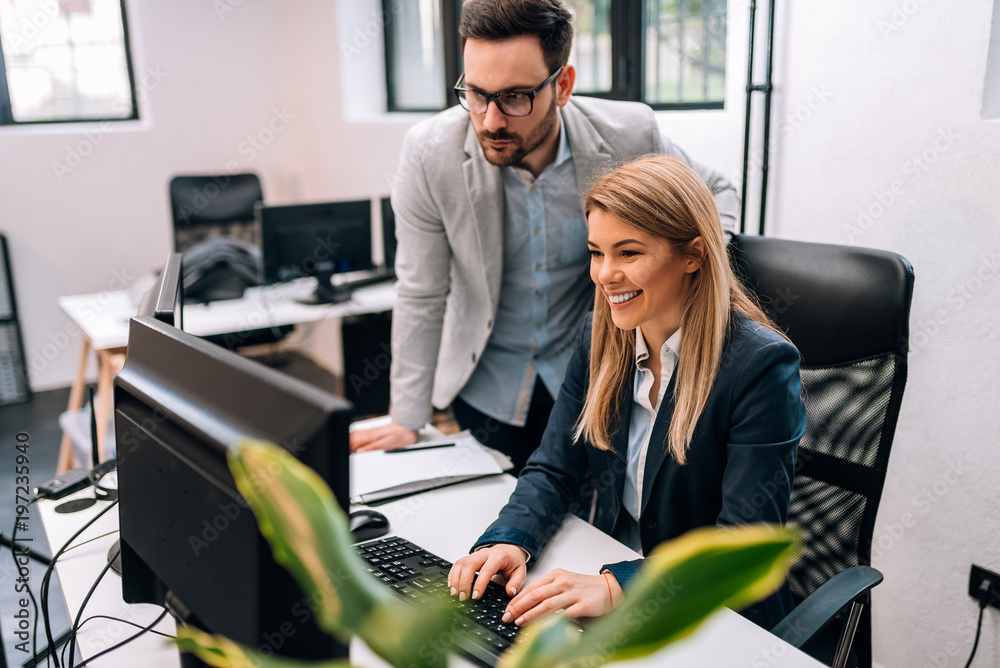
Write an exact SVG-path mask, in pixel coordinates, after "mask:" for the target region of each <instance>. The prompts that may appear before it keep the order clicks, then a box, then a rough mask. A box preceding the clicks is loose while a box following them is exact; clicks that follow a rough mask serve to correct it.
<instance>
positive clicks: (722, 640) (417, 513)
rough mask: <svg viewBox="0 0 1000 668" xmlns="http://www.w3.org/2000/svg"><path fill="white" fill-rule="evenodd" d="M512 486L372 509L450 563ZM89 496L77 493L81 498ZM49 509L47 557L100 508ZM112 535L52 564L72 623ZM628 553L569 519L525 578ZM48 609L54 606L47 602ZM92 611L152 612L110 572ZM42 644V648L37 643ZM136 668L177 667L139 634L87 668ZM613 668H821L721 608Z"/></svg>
mask: <svg viewBox="0 0 1000 668" xmlns="http://www.w3.org/2000/svg"><path fill="white" fill-rule="evenodd" d="M514 484H515V481H514V479H513V478H511V477H510V476H506V475H504V476H497V477H493V478H485V479H481V480H477V481H473V482H468V483H463V484H461V485H455V486H453V487H446V488H443V489H437V490H433V491H430V492H426V493H424V494H420V495H418V496H413V497H409V498H406V499H401V500H399V501H395V502H393V503H391V504H387V505H384V506H381V507H379V510H380V511H381V512H383V513H385V515H386V516H387V517H388V518H389V521H390V523H391V527H392V533H393V534H395V535H399V536H402V537H404V538H406V539H408V540H412V541H413V542H415V543H417V544H419V545H420V546H422V547H424V548H426V549H428V550H430V551H431V552H433V553H435V554H437V555H439V556H441V557H443V558H445V559H448V560H450V561H454V560H455V559H457V558H459V557H461V556H463V555H465V554H466V553H467V551H468V549H469V547H470V546H471V545H472V544H473V543H474V542H475V540H476V538H478V537H479V536H480V534H481V533H482V531H483V530H484V529H485V528H486V526H487V525H488V524H489V523H490V522H491V521H492V520H493V519H494V518H495V517H496V515H497V513H498V512H499V510H500V508H501V507H502V506H503V505H504V504H505V503H506V501H507V498H508V497H509V496H510V493H511V491H512V490H513V489H514ZM88 493H89V492H81V494H83V495H86V494H88ZM55 505H56V503H54V502H47V501H43V502H40V504H39V507H40V514H41V517H42V521H43V524H44V525H45V531H46V534H47V535H48V536H49V543H50V545H51V546H52V549H53V552H54V551H55V550H57V549H58V548H59V547H60V546H61V545H62V543H63V542H64V541H65V540H66V539H67V538H68V537H69V536H70V535H72V533H73V532H74V531H75V530H76V529H77V528H79V527H80V526H81V525H82V524H83V523H84V522H86V520H87V519H89V517H92V516H93V514H94V512H96V510H98V509H99V507H103V505H104V504H103V502H99V503H98V507H97V508H95V509H91V510H88V511H84V512H82V513H78V514H76V515H56V514H55V513H54V512H53V507H54V506H55ZM456 508H461V509H462V511H461V512H462V515H463V518H464V520H463V521H458V520H457V518H456V517H455V516H456V510H455V509H456ZM117 525H118V515H117V512H116V511H115V510H111V511H110V512H109V513H108V514H107V515H105V516H104V517H103V518H101V520H99V521H98V522H97V524H95V526H94V527H92V528H91V529H90V530H88V532H87V533H85V534H84V535H83V536H82V537H81V540H86V539H87V538H92V537H94V536H97V535H100V534H102V533H106V532H107V531H111V530H113V529H114V528H115V527H117ZM114 540H115V536H108V537H106V538H102V539H100V540H97V541H94V542H93V543H88V544H87V545H84V546H83V547H80V548H77V549H75V550H72V551H71V552H69V553H68V554H66V555H65V556H64V557H63V558H62V559H60V560H59V561H58V562H57V564H56V571H57V573H58V574H59V578H60V580H61V582H62V585H63V592H64V593H65V596H66V606H67V610H68V611H69V617H70V619H73V618H75V616H76V612H77V610H78V609H79V606H80V603H81V602H82V601H83V597H84V596H85V595H86V592H87V590H88V589H89V588H90V586H91V584H92V583H93V581H94V578H95V577H96V576H97V574H98V572H100V569H101V568H102V567H103V565H104V563H105V555H106V554H107V551H108V548H109V547H110V546H111V544H112V543H113V542H114ZM634 556H635V553H634V552H632V551H631V550H629V549H628V548H627V547H625V546H624V545H621V544H620V543H618V542H616V541H614V540H613V539H611V538H610V537H608V536H607V535H606V534H604V533H602V532H600V531H598V530H597V529H595V528H594V527H592V526H590V525H589V524H587V523H585V522H583V521H581V520H579V519H577V518H575V517H574V518H571V519H570V520H569V521H567V522H566V523H565V524H564V525H563V527H562V529H560V531H559V533H557V534H556V536H555V537H554V538H553V541H552V543H551V545H550V546H549V548H548V549H547V550H546V551H545V553H543V554H542V556H541V558H540V559H539V560H538V563H537V564H536V566H535V567H534V568H533V569H532V570H531V572H530V573H529V576H528V578H529V580H531V579H532V578H534V577H538V576H539V575H542V574H544V573H546V572H548V571H549V570H551V569H552V568H556V567H560V568H566V569H568V570H574V571H580V572H585V573H595V572H597V569H598V568H599V567H600V566H601V565H602V564H605V563H609V562H614V561H620V560H622V559H630V558H634ZM53 603H54V602H53ZM97 612H106V613H107V614H109V615H113V616H116V617H121V618H123V619H129V620H133V621H135V622H136V623H137V624H141V625H143V626H145V625H146V624H148V623H149V622H151V621H153V620H154V619H155V618H156V617H157V616H158V614H159V613H160V609H159V608H156V607H154V606H149V605H127V604H125V603H123V602H122V600H121V581H120V580H119V578H118V577H117V576H115V575H113V574H108V575H106V576H105V579H104V581H103V582H102V583H101V586H100V587H99V588H98V590H97V592H96V593H95V595H94V596H93V598H91V601H90V603H89V604H88V607H87V611H86V612H85V613H84V617H87V616H89V615H91V614H95V613H97ZM173 628H174V625H173V622H172V621H171V620H169V619H166V620H164V621H163V622H162V623H161V624H160V626H158V627H157V629H158V630H161V631H163V632H164V633H172V632H173ZM134 631H136V629H134V628H132V627H128V626H125V625H123V624H117V623H115V622H108V621H107V620H94V621H92V622H90V623H88V624H87V626H85V627H83V630H82V631H81V632H80V640H79V647H80V651H81V652H82V653H83V655H84V656H92V655H94V654H95V653H97V652H99V651H101V650H102V649H104V648H106V647H109V646H111V645H113V644H115V643H116V642H120V641H121V640H123V639H124V638H126V637H128V636H129V635H131V634H132V633H133V632H134ZM40 644H41V643H40ZM351 660H352V662H353V663H354V665H356V666H362V667H368V668H382V667H384V666H386V665H387V664H386V663H384V662H383V661H382V660H381V659H379V658H378V657H377V656H376V655H374V654H373V653H372V652H371V650H369V649H368V648H367V647H365V645H364V644H363V643H361V642H360V641H357V640H355V641H354V642H353V643H352V644H351ZM137 665H141V666H143V667H144V668H178V666H179V661H178V658H177V653H176V651H175V650H173V648H172V647H170V646H169V645H168V644H167V642H166V641H165V639H163V638H161V637H159V636H154V635H151V634H146V635H144V636H142V637H141V638H140V639H138V640H136V641H135V642H133V643H131V644H129V645H126V646H125V647H124V648H122V649H120V650H118V651H116V652H112V653H111V654H109V655H107V656H106V657H105V658H103V659H100V660H98V661H97V662H96V663H95V664H93V668H110V667H117V666H121V667H122V668H126V667H129V668H131V667H132V666H137ZM450 665H451V666H453V667H455V666H463V667H467V666H472V665H473V664H471V663H470V662H468V661H466V660H464V659H462V658H460V657H452V660H451V661H450ZM618 665H623V666H631V667H633V668H639V667H644V666H650V667H652V666H664V665H669V666H671V668H704V667H705V666H727V667H728V666H757V665H762V666H764V665H766V666H769V667H776V668H821V665H822V664H820V663H818V662H817V661H814V660H813V659H812V658H810V657H808V656H806V655H805V654H803V653H802V652H799V651H798V650H796V649H794V648H792V647H790V646H789V645H787V644H785V643H784V642H782V641H781V640H778V639H777V638H776V637H775V636H773V635H771V634H770V633H768V632H767V631H764V630H763V629H761V628H759V627H757V626H755V625H754V624H752V623H751V622H748V621H747V620H745V619H743V618H742V617H740V616H739V615H737V614H736V613H735V612H732V611H731V610H720V611H719V612H717V613H716V614H715V615H714V616H712V617H711V618H710V619H709V620H708V621H707V622H706V623H705V624H704V625H703V626H702V627H701V628H700V629H698V631H696V632H695V633H694V634H693V635H692V636H690V637H688V638H686V639H684V640H682V641H680V642H677V643H674V644H673V645H671V646H669V647H667V648H665V649H663V650H662V651H660V652H658V653H657V654H655V655H653V656H651V657H647V658H645V659H641V660H634V661H630V662H626V663H621V664H618Z"/></svg>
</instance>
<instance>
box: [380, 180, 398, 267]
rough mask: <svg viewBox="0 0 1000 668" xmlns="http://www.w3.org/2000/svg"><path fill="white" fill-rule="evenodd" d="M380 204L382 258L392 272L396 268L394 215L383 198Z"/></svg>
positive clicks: (390, 206) (388, 203)
mask: <svg viewBox="0 0 1000 668" xmlns="http://www.w3.org/2000/svg"><path fill="white" fill-rule="evenodd" d="M381 204H382V257H384V258H385V267H386V269H387V270H389V271H392V269H393V267H395V266H396V213H395V212H394V211H393V210H392V202H391V201H389V198H388V197H383V198H382V200H381Z"/></svg>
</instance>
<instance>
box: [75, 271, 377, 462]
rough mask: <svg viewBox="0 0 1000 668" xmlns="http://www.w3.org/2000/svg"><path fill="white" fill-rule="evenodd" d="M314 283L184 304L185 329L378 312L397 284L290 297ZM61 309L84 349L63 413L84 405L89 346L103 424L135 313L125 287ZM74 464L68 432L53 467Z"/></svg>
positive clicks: (222, 329)
mask: <svg viewBox="0 0 1000 668" xmlns="http://www.w3.org/2000/svg"><path fill="white" fill-rule="evenodd" d="M314 286H315V281H313V280H312V279H303V280H299V281H293V282H290V283H283V284H281V285H275V286H267V287H257V288H248V289H247V291H246V293H244V295H243V297H241V298H240V299H228V300H224V301H218V302H212V303H210V304H208V305H205V304H189V305H185V306H184V314H183V318H184V330H185V331H187V332H191V333H192V334H195V335H197V336H210V335H214V334H227V333H230V332H240V331H247V330H254V329H263V328H267V327H281V326H283V325H299V324H304V323H308V322H316V321H319V320H325V319H327V318H343V317H345V316H349V315H362V314H365V313H378V312H381V311H388V310H391V309H392V307H393V304H395V301H396V288H395V286H394V285H393V284H392V283H383V284H377V285H372V286H368V287H365V288H360V289H358V290H357V291H355V293H354V294H353V295H352V297H351V299H350V301H346V302H342V303H340V304H327V305H322V306H308V305H306V304H300V303H299V302H297V301H295V300H296V298H298V297H304V296H307V295H309V294H311V293H312V290H313V288H314ZM58 303H59V308H61V309H62V310H63V311H64V312H65V313H66V315H67V316H69V318H70V320H72V321H73V323H74V324H75V325H76V326H77V327H78V328H79V329H80V332H81V333H82V334H83V348H82V351H81V354H80V364H79V367H78V369H77V374H76V377H75V378H74V379H73V385H72V387H71V388H70V394H69V404H68V406H67V410H68V411H78V410H80V408H81V407H82V406H83V388H84V385H85V376H86V371H87V361H88V359H89V357H90V351H91V350H92V349H93V350H94V352H95V354H96V356H97V369H98V383H97V388H98V393H97V394H98V397H97V408H96V410H97V424H98V425H106V424H107V422H108V418H109V416H110V414H111V388H112V379H113V378H114V376H115V374H116V373H117V372H118V371H120V370H121V366H122V364H124V361H125V346H126V344H127V343H128V322H129V318H131V317H132V316H134V315H135V313H136V309H138V306H137V305H136V304H134V303H133V302H132V300H131V298H130V296H129V292H128V291H127V290H119V291H109V292H98V293H94V294H88V295H73V296H69V297H60V298H59V302H58ZM97 440H98V444H99V450H100V452H101V453H102V458H103V453H104V447H103V446H104V428H103V427H102V428H101V429H99V430H98V437H97ZM72 467H73V452H72V446H71V444H70V440H69V436H67V435H63V440H62V445H61V447H60V450H59V462H58V465H57V471H58V472H59V473H63V472H65V471H67V470H69V469H70V468H72Z"/></svg>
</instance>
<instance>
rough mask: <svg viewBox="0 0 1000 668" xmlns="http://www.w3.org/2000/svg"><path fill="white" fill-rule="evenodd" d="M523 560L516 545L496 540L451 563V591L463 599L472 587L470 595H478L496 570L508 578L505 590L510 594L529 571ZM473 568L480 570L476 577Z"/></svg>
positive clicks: (517, 587)
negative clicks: (495, 542) (494, 543)
mask: <svg viewBox="0 0 1000 668" xmlns="http://www.w3.org/2000/svg"><path fill="white" fill-rule="evenodd" d="M526 564H527V555H526V554H525V552H524V550H522V549H521V548H520V547H518V546H517V545H509V544H507V543H497V544H496V545H491V546H490V547H487V548H483V549H481V550H476V551H475V552H473V553H472V554H470V555H468V556H465V557H462V558H461V559H459V560H458V561H456V562H455V563H454V565H452V567H451V572H450V573H448V586H449V587H450V588H451V595H452V596H455V595H457V596H458V600H460V601H464V600H465V599H467V598H469V590H470V588H471V590H472V598H474V599H478V598H481V597H482V595H483V594H484V593H485V592H486V585H488V584H489V583H490V579H492V578H493V576H494V575H496V574H497V573H499V574H500V575H502V576H503V577H505V578H506V579H507V594H508V595H510V596H513V595H514V594H516V593H517V592H518V590H519V589H520V588H521V587H522V586H523V585H524V579H525V577H527V575H528V567H527V565H526ZM476 571H479V577H476ZM473 580H475V586H473Z"/></svg>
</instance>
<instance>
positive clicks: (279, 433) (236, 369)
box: [114, 315, 352, 659]
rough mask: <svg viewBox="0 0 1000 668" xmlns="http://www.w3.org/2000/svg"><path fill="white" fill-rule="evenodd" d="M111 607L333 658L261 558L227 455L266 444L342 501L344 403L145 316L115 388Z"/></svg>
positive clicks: (332, 647)
mask: <svg viewBox="0 0 1000 668" xmlns="http://www.w3.org/2000/svg"><path fill="white" fill-rule="evenodd" d="M114 394H115V432H116V438H117V443H118V469H119V474H118V490H119V498H120V507H119V518H120V523H121V533H120V541H121V567H122V597H123V599H124V600H125V601H126V602H129V603H153V604H157V605H162V606H165V607H167V608H168V609H169V610H170V611H171V612H172V614H174V616H175V617H177V618H178V619H180V620H182V621H184V622H185V623H188V624H192V625H195V626H197V627H199V628H202V629H204V630H206V631H209V632H212V633H220V634H223V635H225V636H227V637H229V638H231V639H233V640H235V641H238V642H240V643H243V644H245V645H247V646H250V647H253V648H260V649H261V651H264V652H265V653H267V651H268V650H270V651H273V652H275V653H276V654H281V655H285V656H290V657H296V658H303V659H318V658H325V657H332V656H346V652H347V650H346V648H345V647H343V646H342V645H339V644H337V643H336V642H335V641H334V640H333V639H332V638H331V637H330V636H328V635H327V634H325V633H324V632H322V631H321V630H320V629H319V628H318V627H317V626H316V624H315V623H314V621H313V619H314V616H313V615H312V613H311V608H310V607H309V603H308V600H307V597H306V595H305V594H304V593H303V592H302V591H301V589H300V588H299V586H298V585H297V584H296V583H295V581H294V580H293V579H292V577H291V576H290V575H289V574H288V572H287V571H286V570H285V569H284V568H283V567H282V566H280V565H278V564H276V563H275V562H274V559H273V557H272V555H271V549H270V547H269V546H268V544H267V542H266V541H265V539H264V538H263V537H262V536H261V534H260V531H259V530H258V527H257V522H256V520H255V518H254V516H253V514H252V513H251V512H250V510H249V509H248V508H247V507H246V505H245V502H244V501H243V498H242V496H241V495H240V493H239V491H238V490H237V489H236V486H235V483H234V481H233V478H232V475H231V474H230V471H229V468H228V466H227V462H226V454H227V452H228V451H229V449H231V448H233V447H234V446H235V445H236V443H237V442H238V440H239V439H240V438H241V437H243V436H248V437H251V438H255V439H264V440H268V441H271V442H273V443H277V444H279V445H281V446H282V447H284V448H286V449H288V450H289V451H290V452H292V453H293V454H295V455H296V456H297V457H298V458H299V459H300V460H301V461H303V462H304V463H305V464H307V465H308V466H310V467H311V468H313V469H315V470H316V471H317V472H318V473H319V474H320V475H321V476H322V477H323V478H324V479H325V480H326V481H327V483H328V484H329V485H330V487H331V488H332V489H333V492H334V494H335V495H336V497H337V499H338V500H339V501H340V503H341V504H342V505H343V506H344V507H345V509H346V506H347V503H348V497H349V487H348V475H349V474H348V470H349V465H348V456H349V453H348V423H349V420H350V417H351V414H352V410H351V407H350V404H348V403H347V402H346V401H344V400H343V399H340V398H338V397H335V396H333V395H331V394H329V393H327V392H324V391H322V390H320V389H318V388H316V387H314V386H312V385H308V384H306V383H304V382H302V381H300V380H297V379H295V378H292V377H290V376H287V375H284V374H282V373H280V372H278V371H276V370H274V369H271V368H268V367H265V366H263V365H261V364H259V363H257V362H255V361H253V360H250V359H248V358H245V357H241V356H240V355H237V354H235V353H233V352H230V351H228V350H226V349H224V348H221V347H219V346H215V345H213V344H211V343H209V342H207V341H204V340H202V339H200V338H198V337H196V336H194V335H191V334H188V333H186V332H183V331H181V330H179V329H177V328H175V327H171V326H170V325H168V324H166V323H163V322H160V321H158V320H156V319H155V318H154V317H151V316H149V315H142V316H136V317H134V318H133V319H132V320H131V322H130V326H129V341H128V351H127V354H126V362H125V366H124V368H123V369H122V371H121V373H119V375H118V377H117V378H116V379H115V390H114Z"/></svg>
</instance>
